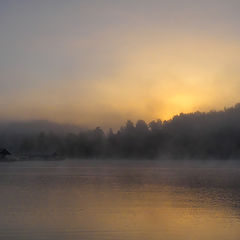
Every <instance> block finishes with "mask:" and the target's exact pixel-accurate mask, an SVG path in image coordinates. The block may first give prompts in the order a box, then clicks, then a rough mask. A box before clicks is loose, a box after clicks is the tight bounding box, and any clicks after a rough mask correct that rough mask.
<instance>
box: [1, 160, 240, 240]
mask: <svg viewBox="0 0 240 240" xmlns="http://www.w3.org/2000/svg"><path fill="white" fill-rule="evenodd" d="M239 189H240V166H239V165H238V164H232V163H229V164H228V165H222V163H221V164H220V163H219V162H217V161H215V162H213V163H212V164H209V165H205V164H204V163H200V162H198V163H197V164H196V163H195V164H194V165H193V164H189V163H187V162H185V164H183V165H182V166H181V165H179V164H176V163H175V164H170V163H169V162H165V163H159V162H154V161H150V162H149V161H137V163H136V162H132V161H131V162H129V161H93V160H91V161H90V160H88V161H70V160H68V161H61V162H56V161H50V162H47V161H42V162H41V161H33V162H14V163H7V162H5V163H0V192H1V198H0V214H1V217H0V239H5V240H15V239H17V240H28V239H29V240H30V239H37V240H38V239H39V240H40V239H54V240H55V239H56V240H67V239H86V240H88V239H97V240H101V239H103V240H106V239H111V240H115V239H126V240H128V239H129V240H130V239H131V240H132V239H136V240H141V239H142V240H145V239H153V240H155V239H156V240H157V239H158V240H159V239H163V240H170V239H171V240H173V239H174V240H176V239H177V240H178V239H182V240H186V239H189V240H190V239H196V240H202V239H206V240H215V239H216V240H223V239H224V240H225V239H228V240H237V239H239V237H240V203H239V200H240V193H239Z"/></svg>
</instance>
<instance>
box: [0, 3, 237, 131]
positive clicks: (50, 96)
mask: <svg viewBox="0 0 240 240" xmlns="http://www.w3.org/2000/svg"><path fill="white" fill-rule="evenodd" d="M169 2H172V4H170V3H166V1H159V2H155V1H140V2H137V1H132V2H131V3H127V2H125V1H122V2H121V3H119V4H115V3H110V2H109V1H102V2H101V3H102V4H99V3H96V2H92V3H87V2H85V1H80V2H79V3H76V2H74V1H70V2H69V4H66V3H64V1H59V2H58V3H57V2H55V1H53V2H52V3H51V4H50V3H49V4H48V3H45V2H44V3H41V4H40V3H38V4H36V5H35V4H33V3H32V4H30V3H29V2H28V1H23V2H22V4H19V3H18V2H17V1H16V2H14V1H13V3H12V4H4V3H0V4H2V9H3V10H2V15H1V17H0V20H1V19H2V21H1V24H0V30H1V32H2V33H3V35H2V36H1V40H2V41H0V47H1V49H2V52H3V54H2V56H1V58H2V59H1V61H0V70H1V71H0V72H1V74H0V83H1V88H0V100H1V101H0V107H1V108H0V113H1V116H2V118H3V119H39V118H41V119H45V118H46V119H49V120H53V121H58V122H70V123H77V124H82V125H85V126H95V125H101V126H112V127H117V126H119V125H120V124H122V123H124V122H125V121H126V120H127V119H132V120H137V119H145V120H147V121H149V120H152V119H156V118H162V119H168V118H170V117H172V116H173V115H174V114H178V113H180V112H191V111H196V110H200V111H207V110H211V109H221V108H224V107H225V106H230V105H234V104H235V103H236V102H238V101H240V96H239V89H240V80H239V79H240V78H239V77H240V70H239V62H240V44H239V33H240V32H239V28H238V25H239V21H238V20H239V14H238V11H237V9H238V10H239V9H240V6H239V4H238V2H236V1H229V2H227V3H226V2H224V1H215V0H214V1H212V2H211V3H208V1H202V2H201V3H199V1H198V6H196V4H194V3H196V2H195V1H183V3H184V4H181V5H179V3H177V2H175V1H169ZM55 4H57V6H58V8H56V6H55ZM39 9H40V10H41V11H40V10H39ZM39 11H40V12H39ZM30 22H31V24H30Z"/></svg>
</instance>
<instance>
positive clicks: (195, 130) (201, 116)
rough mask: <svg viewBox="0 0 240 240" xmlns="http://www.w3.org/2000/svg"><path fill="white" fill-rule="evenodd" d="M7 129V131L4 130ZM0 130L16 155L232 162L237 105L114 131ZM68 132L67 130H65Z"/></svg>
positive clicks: (238, 138)
mask: <svg viewBox="0 0 240 240" xmlns="http://www.w3.org/2000/svg"><path fill="white" fill-rule="evenodd" d="M10 130H11V129H10ZM10 130H6V129H5V130H4V128H3V129H1V130H0V147H1V148H6V149H8V150H9V151H10V152H11V153H12V154H15V155H17V156H28V157H34V156H41V157H46V158H47V157H48V158H49V157H50V158H54V157H58V158H79V159H81V158H84V159H90V158H101V159H103V158H104V159H108V158H109V159H110V158H111V159H112V158H118V159H120V158H121V159H163V158H165V159H166V158H171V159H238V158H239V157H240V104H239V103H238V104H236V105H235V106H234V107H230V108H225V109H224V110H222V111H210V112H193V113H187V114H184V113H181V114H179V115H176V116H174V117H173V118H172V119H170V120H167V121H161V120H154V121H151V122H149V123H146V122H145V121H144V120H138V121H137V122H136V123H133V122H132V121H130V120H128V121H127V122H126V123H125V125H124V126H122V127H121V128H120V129H119V130H118V131H116V132H113V130H112V129H109V131H107V132H104V131H103V130H102V129H101V128H100V127H96V128H95V129H93V130H84V129H79V130H76V129H74V131H72V132H61V131H51V129H48V130H41V131H40V132H38V131H28V132H27V131H26V132H24V131H20V132H19V131H14V130H12V131H10ZM69 131H71V129H69Z"/></svg>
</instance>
